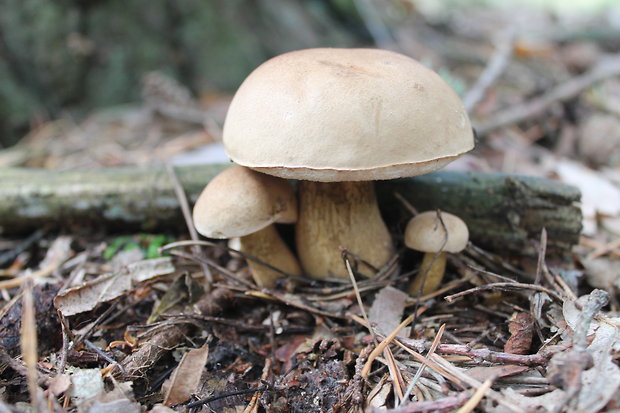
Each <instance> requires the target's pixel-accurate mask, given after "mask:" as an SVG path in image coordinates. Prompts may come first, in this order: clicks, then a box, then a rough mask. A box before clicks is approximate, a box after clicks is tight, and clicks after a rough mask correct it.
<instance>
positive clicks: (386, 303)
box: [368, 286, 409, 337]
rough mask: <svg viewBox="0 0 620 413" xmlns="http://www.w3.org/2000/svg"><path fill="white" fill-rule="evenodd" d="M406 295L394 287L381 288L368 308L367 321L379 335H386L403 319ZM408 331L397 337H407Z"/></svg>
mask: <svg viewBox="0 0 620 413" xmlns="http://www.w3.org/2000/svg"><path fill="white" fill-rule="evenodd" d="M407 297H408V296H407V294H405V293H404V292H402V291H401V290H397V289H396V288H394V287H390V286H387V287H385V288H383V289H382V290H381V291H379V293H378V294H377V296H376V297H375V301H374V302H373V303H372V307H370V311H369V312H368V319H369V320H370V324H372V325H373V326H375V328H376V329H377V331H379V332H380V333H381V334H384V335H388V334H390V333H391V332H392V331H394V330H395V329H396V327H398V325H399V324H400V322H401V321H402V319H403V312H404V311H405V302H406V300H407ZM408 330H409V329H406V330H405V329H403V330H402V331H401V332H400V333H399V335H400V336H403V337H408V336H409V331H408Z"/></svg>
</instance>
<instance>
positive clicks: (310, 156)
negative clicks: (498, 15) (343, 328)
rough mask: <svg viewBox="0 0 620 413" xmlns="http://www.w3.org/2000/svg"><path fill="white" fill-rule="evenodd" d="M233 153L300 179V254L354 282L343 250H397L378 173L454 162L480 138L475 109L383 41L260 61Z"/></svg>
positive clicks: (386, 254) (380, 253)
mask: <svg viewBox="0 0 620 413" xmlns="http://www.w3.org/2000/svg"><path fill="white" fill-rule="evenodd" d="M223 140H224V145H225V147H226V151H227V153H228V155H229V157H230V158H231V159H233V160H234V161H235V162H236V163H238V164H240V165H244V166H246V167H249V168H252V169H255V170H257V171H260V172H264V173H267V174H270V175H274V176H278V177H282V178H287V179H299V180H302V181H301V182H300V184H299V205H300V210H299V221H298V222H297V226H296V243H297V251H298V255H299V258H300V261H301V264H302V267H303V268H304V270H305V272H306V273H307V274H308V275H310V276H312V277H314V278H326V277H330V276H332V277H340V278H348V273H347V271H346V268H345V266H344V264H343V262H342V258H341V247H344V248H346V249H347V250H348V251H350V252H352V253H354V254H356V255H357V256H359V257H360V258H362V263H363V262H364V261H365V262H367V263H368V264H370V266H369V267H366V266H363V265H362V266H360V268H359V272H360V273H362V274H366V275H372V274H373V272H374V270H375V269H376V268H380V267H382V266H384V265H385V264H386V263H387V262H388V260H389V258H390V257H391V255H392V253H393V246H392V240H391V236H390V233H389V232H388V230H387V227H386V225H385V223H384V222H383V220H382V218H381V214H380V211H379V208H378V205H377V201H376V197H375V192H374V185H373V182H372V181H373V180H378V179H393V178H399V177H405V176H413V175H419V174H424V173H427V172H431V171H434V170H437V169H440V168H442V167H443V166H445V165H446V164H448V163H449V162H451V161H453V160H454V159H456V158H458V157H459V156H461V155H462V154H464V153H465V152H467V151H469V150H471V149H472V148H473V146H474V137H473V132H472V128H471V125H470V122H469V118H468V117H467V113H466V111H465V109H464V108H463V105H462V103H461V101H460V99H459V98H458V96H457V95H456V93H455V92H454V91H453V90H452V89H451V88H450V86H448V84H446V83H445V82H444V81H443V80H442V79H441V78H440V77H439V76H438V75H437V74H436V73H435V72H433V71H432V70H430V69H428V68H426V67H424V66H423V65H421V64H420V63H418V62H416V61H415V60H413V59H411V58H409V57H406V56H403V55H401V54H398V53H394V52H390V51H386V50H376V49H307V50H300V51H295V52H290V53H286V54H283V55H280V56H277V57H275V58H273V59H270V60H268V61H267V62H265V63H263V64H262V65H261V66H259V67H258V68H257V69H255V70H254V71H253V72H252V73H251V74H250V75H249V76H248V78H247V79H246V80H245V81H244V82H243V84H242V85H241V86H240V87H239V90H238V91H237V92H236V94H235V96H234V98H233V100H232V102H231V105H230V108H229V110H228V114H227V116H226V121H225V123H224V131H223Z"/></svg>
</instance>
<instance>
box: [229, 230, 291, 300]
mask: <svg viewBox="0 0 620 413" xmlns="http://www.w3.org/2000/svg"><path fill="white" fill-rule="evenodd" d="M239 241H240V244H241V245H240V248H239V250H240V251H242V252H245V253H247V254H250V255H252V256H254V257H256V258H259V259H260V260H261V261H263V262H265V263H267V264H269V265H271V266H273V267H275V268H277V269H279V270H281V271H283V272H285V273H287V274H292V275H301V273H302V272H301V268H300V266H299V262H298V261H297V258H295V256H294V255H293V253H292V252H291V250H290V249H289V247H288V246H287V245H286V243H285V242H284V241H283V240H282V237H280V234H279V233H278V230H277V229H276V227H275V226H274V225H273V224H272V225H267V226H266V227H265V228H263V229H261V230H258V231H257V232H254V233H252V234H250V235H246V236H244V237H241V238H240V239H239ZM248 266H249V267H250V271H251V272H252V277H253V278H254V281H255V282H256V285H258V286H259V287H261V288H273V287H274V286H275V285H276V281H277V280H278V278H282V277H283V274H282V273H281V272H278V271H274V270H272V269H271V268H269V267H266V266H264V265H262V264H260V263H257V262H255V261H252V260H248Z"/></svg>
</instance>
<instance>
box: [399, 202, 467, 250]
mask: <svg viewBox="0 0 620 413" xmlns="http://www.w3.org/2000/svg"><path fill="white" fill-rule="evenodd" d="M440 214H441V221H443V225H442V223H441V221H440V220H439V218H438V216H437V211H426V212H422V213H421V214H418V215H416V216H415V217H413V218H412V219H411V220H410V221H409V223H408V224H407V228H406V229H405V245H406V246H407V247H409V248H411V249H412V250H416V251H422V252H432V253H436V252H442V251H445V252H451V253H456V252H460V251H462V250H463V249H465V247H466V246H467V241H469V230H468V229H467V225H466V224H465V222H463V220H462V219H461V218H459V217H457V216H456V215H452V214H449V213H447V212H440ZM444 225H445V229H444ZM446 231H447V232H448V236H447V240H446ZM444 242H445V245H444ZM442 247H443V248H442Z"/></svg>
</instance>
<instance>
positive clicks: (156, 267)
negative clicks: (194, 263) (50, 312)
mask: <svg viewBox="0 0 620 413" xmlns="http://www.w3.org/2000/svg"><path fill="white" fill-rule="evenodd" d="M173 271H174V266H173V265H172V261H171V259H170V257H164V258H154V259H149V260H142V261H138V262H135V263H133V264H131V265H128V266H127V268H126V269H123V270H121V271H118V272H115V273H111V274H106V275H101V276H99V277H97V278H96V279H95V280H93V281H89V282H86V283H84V284H82V285H79V286H77V287H74V288H71V289H68V290H66V291H63V292H62V293H60V294H58V296H57V297H56V298H55V299H54V305H55V306H56V308H57V309H59V310H60V312H61V313H62V314H63V315H64V316H65V317H68V316H71V315H74V314H79V313H83V312H85V311H90V310H92V309H93V308H95V307H96V306H97V304H99V303H103V302H107V301H111V300H113V299H115V298H117V297H120V296H121V295H123V294H126V293H127V292H129V291H130V290H131V288H132V287H133V285H134V284H135V283H138V282H142V281H146V280H148V279H151V278H155V277H158V276H160V275H165V274H170V273H171V272H173Z"/></svg>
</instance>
